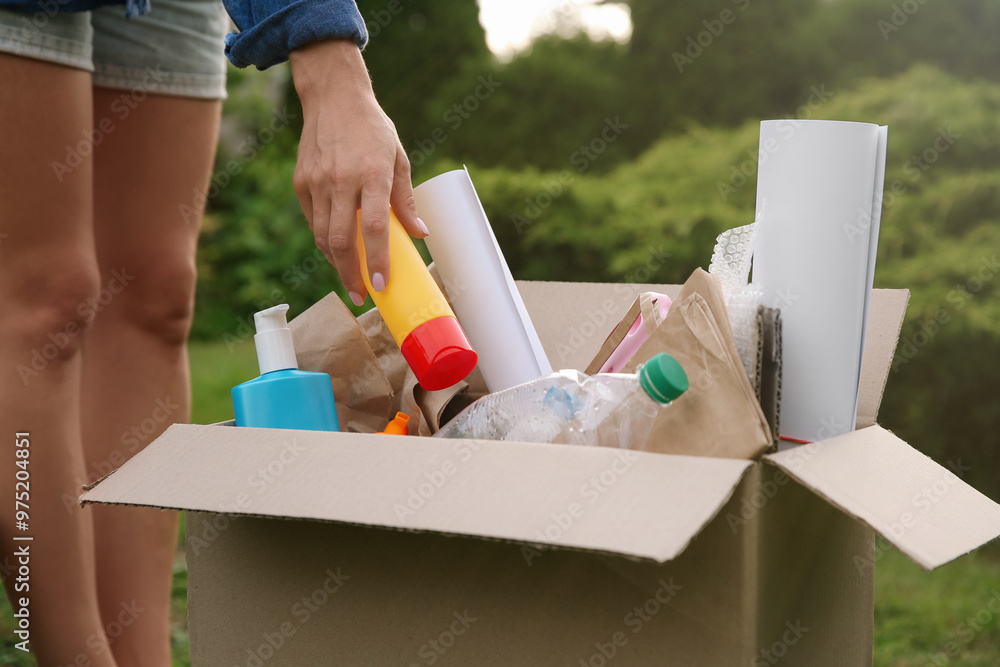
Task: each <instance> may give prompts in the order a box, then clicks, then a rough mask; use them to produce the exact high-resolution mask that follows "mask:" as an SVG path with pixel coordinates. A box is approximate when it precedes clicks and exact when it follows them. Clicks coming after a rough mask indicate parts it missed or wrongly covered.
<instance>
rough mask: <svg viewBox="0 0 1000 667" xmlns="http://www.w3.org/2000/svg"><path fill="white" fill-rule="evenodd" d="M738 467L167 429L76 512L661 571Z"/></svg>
mask: <svg viewBox="0 0 1000 667" xmlns="http://www.w3.org/2000/svg"><path fill="white" fill-rule="evenodd" d="M751 465H752V462H751V461H737V460H732V459H709V458H703V457H691V456H671V457H665V456H662V455H659V454H647V453H643V452H630V451H627V450H616V449H608V448H603V447H586V448H575V447H568V446H565V445H533V444H522V443H504V445H503V446H497V445H496V443H492V442H484V441H470V440H461V441H459V440H446V439H442V438H421V439H419V440H417V439H416V438H410V439H405V438H402V437H399V436H385V435H365V434H356V433H354V434H352V433H342V434H336V435H331V434H327V433H321V432H316V431H282V430H271V429H252V430H251V429H242V428H236V427H225V426H194V425H184V424H175V425H173V426H171V427H170V428H169V429H168V430H167V432H166V433H164V434H163V436H161V437H160V438H159V439H158V440H157V441H156V442H155V443H153V444H152V445H150V446H149V447H147V448H146V449H145V450H144V451H143V452H141V453H140V454H137V455H136V457H135V458H134V459H133V460H132V461H131V462H129V464H128V465H126V466H122V468H121V469H120V470H119V471H118V472H116V473H114V474H112V475H111V476H110V477H108V478H107V479H105V480H104V481H103V482H101V483H100V484H98V485H97V486H96V487H95V488H94V489H93V490H91V491H90V492H88V493H87V494H86V495H85V496H84V498H83V501H84V502H85V503H116V504H127V505H147V506H152V507H163V508H171V509H186V510H199V511H205V512H220V513H232V514H251V515H258V516H269V517H282V518H290V519H314V520H321V521H342V522H347V523H357V524H364V525H369V526H381V527H385V528H396V529H402V530H430V531H436V532H441V533H453V534H461V535H472V536H477V537H488V538H495V539H504V540H513V541H516V542H525V543H544V544H552V545H557V546H562V547H576V548H582V549H588V550H595V551H604V552H611V553H617V554H622V555H627V556H633V557H639V558H648V559H652V560H656V561H660V562H664V561H667V560H670V559H672V558H673V557H675V556H676V555H677V554H678V553H680V552H681V551H683V549H684V547H685V546H686V545H687V543H688V542H689V541H690V540H691V538H692V537H694V536H695V535H696V534H697V533H698V532H699V531H700V530H701V528H702V527H703V526H704V525H705V524H706V523H708V521H709V520H711V519H712V517H714V516H715V514H716V513H717V512H718V510H719V508H720V507H721V506H722V504H723V503H724V502H725V501H726V500H728V498H729V496H730V495H731V494H732V492H733V490H734V489H735V487H736V484H737V483H738V482H739V480H740V478H741V477H742V476H743V473H744V472H745V471H746V469H747V468H749V467H750V466H751ZM269 471H270V472H269ZM626 473H627V476H626ZM598 499H600V502H597V500H598ZM574 505H575V506H576V507H574ZM650 526H657V527H659V529H657V530H650Z"/></svg>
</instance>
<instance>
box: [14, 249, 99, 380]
mask: <svg viewBox="0 0 1000 667" xmlns="http://www.w3.org/2000/svg"><path fill="white" fill-rule="evenodd" d="M46 271H47V272H46V273H45V274H44V275H42V274H38V275H34V276H32V275H26V274H20V275H19V278H20V279H23V280H25V288H24V289H23V290H18V293H20V294H23V295H24V300H23V301H20V302H19V303H17V304H16V305H14V306H13V307H12V308H11V309H10V310H9V311H7V312H6V313H5V314H4V317H3V319H4V321H5V322H6V324H5V326H4V329H5V330H6V331H8V332H10V334H11V335H12V338H13V339H14V340H16V341H18V343H19V346H20V347H22V349H25V350H27V352H26V354H27V355H28V357H29V362H28V363H29V365H30V366H31V367H35V366H37V365H38V364H43V365H48V364H49V363H52V362H61V361H65V360H68V359H72V358H73V357H74V356H75V355H76V354H77V353H78V352H79V350H80V346H81V344H82V341H83V338H84V334H85V333H86V332H87V330H88V329H89V328H90V323H91V322H92V321H93V319H94V305H95V298H96V296H97V291H98V287H97V286H98V273H97V267H96V265H90V264H87V263H80V264H78V265H76V266H72V265H70V266H67V265H63V266H61V267H59V268H58V269H57V270H55V271H53V270H52V269H51V267H47V268H46Z"/></svg>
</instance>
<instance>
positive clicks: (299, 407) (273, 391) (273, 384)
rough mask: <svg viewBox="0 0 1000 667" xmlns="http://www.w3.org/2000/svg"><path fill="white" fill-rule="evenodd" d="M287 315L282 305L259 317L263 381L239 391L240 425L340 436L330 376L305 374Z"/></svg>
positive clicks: (235, 401) (236, 392) (236, 395)
mask: <svg viewBox="0 0 1000 667" xmlns="http://www.w3.org/2000/svg"><path fill="white" fill-rule="evenodd" d="M287 312H288V305H287V304H281V305H278V306H275V307H273V308H268V309H267V310H262V311H260V312H259V313H255V314H254V316H253V319H254V324H255V325H256V327H257V335H256V336H254V337H253V340H254V343H255V344H256V345H257V361H258V363H259V364H260V377H259V378H255V379H253V380H250V381H249V382H244V383H243V384H241V385H237V386H235V387H233V409H234V411H235V413H236V425H237V426H257V427H263V428H291V429H300V430H307V431H339V430H340V423H339V422H338V421H337V406H336V404H335V403H334V401H333V387H332V385H331V384H330V376H329V375H328V374H326V373H311V372H308V371H300V370H299V364H298V362H297V361H296V359H295V347H294V344H293V342H292V331H291V329H289V328H288V324H287V322H286V321H285V313H287Z"/></svg>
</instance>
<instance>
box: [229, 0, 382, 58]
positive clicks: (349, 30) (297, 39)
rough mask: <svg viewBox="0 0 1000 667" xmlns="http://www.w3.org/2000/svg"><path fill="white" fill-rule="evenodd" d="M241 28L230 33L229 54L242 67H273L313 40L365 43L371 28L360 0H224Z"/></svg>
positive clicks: (359, 45)
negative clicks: (351, 40) (364, 16)
mask: <svg viewBox="0 0 1000 667" xmlns="http://www.w3.org/2000/svg"><path fill="white" fill-rule="evenodd" d="M223 3H224V4H225V5H226V11H228V12H229V16H230V17H231V18H232V19H233V23H235V24H236V27H237V28H239V32H231V33H229V34H228V35H227V36H226V55H227V56H228V57H229V60H231V61H232V63H233V64H234V65H236V66H237V67H246V66H247V65H256V66H257V69H267V68H268V67H270V66H272V65H277V64H278V63H282V62H284V61H286V60H288V54H289V53H290V52H291V51H292V50H294V49H297V48H299V47H301V46H305V45H306V44H308V43H309V42H316V41H320V40H326V39H353V40H354V41H355V42H356V43H357V45H358V47H359V48H364V46H365V44H366V43H367V42H368V30H367V29H366V28H365V22H364V19H362V18H361V12H359V11H358V6H357V4H355V0H223Z"/></svg>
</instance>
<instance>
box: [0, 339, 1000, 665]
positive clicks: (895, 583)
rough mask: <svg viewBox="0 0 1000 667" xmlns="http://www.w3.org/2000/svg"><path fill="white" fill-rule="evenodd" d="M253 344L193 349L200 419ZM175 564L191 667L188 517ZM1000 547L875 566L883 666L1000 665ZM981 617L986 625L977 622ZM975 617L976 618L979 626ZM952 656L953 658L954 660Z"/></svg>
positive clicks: (177, 603)
mask: <svg viewBox="0 0 1000 667" xmlns="http://www.w3.org/2000/svg"><path fill="white" fill-rule="evenodd" d="M256 371H257V361H256V356H255V353H254V348H253V344H252V342H251V341H244V342H242V343H240V344H239V345H237V346H235V347H234V348H233V349H232V350H230V349H229V348H228V347H227V346H226V345H225V344H223V343H203V342H197V343H192V345H191V382H192V388H193V392H194V405H195V408H194V413H193V415H192V421H194V422H195V423H200V424H209V423H212V422H217V421H223V420H226V419H232V416H233V409H232V403H231V402H230V398H229V390H230V388H232V387H233V386H234V385H236V384H239V383H240V382H243V381H245V380H248V379H250V378H252V377H254V376H255V375H256V374H257V372H256ZM181 520H182V523H181V534H180V536H179V539H178V552H177V560H176V562H175V565H174V586H173V599H172V601H171V641H172V644H173V650H174V667H189V665H190V664H191V662H190V658H189V656H188V650H189V642H188V634H187V617H186V615H187V568H186V566H185V564H184V557H183V549H184V544H183V533H184V531H183V516H182V519H181ZM991 602H992V605H993V608H994V609H1000V543H994V544H991V545H989V546H987V547H985V548H983V549H981V550H979V551H978V552H976V553H973V554H969V555H967V556H964V557H962V558H960V559H959V560H957V561H955V562H953V563H950V564H948V565H945V566H944V567H941V568H939V569H938V570H935V571H934V572H924V571H923V570H921V569H920V568H919V567H917V566H916V565H914V564H913V563H912V562H910V561H909V560H908V559H907V558H906V557H905V556H903V555H901V554H900V553H899V552H897V551H895V550H894V549H890V550H888V551H886V552H885V553H884V555H883V556H882V557H881V559H879V561H878V562H877V564H876V568H875V664H876V665H878V666H879V667H883V666H886V667H929V666H936V665H962V666H963V667H995V666H996V665H997V664H1000V658H998V656H1000V623H998V618H1000V614H997V613H995V612H993V611H991V610H990V608H989V606H988V605H990V604H991ZM977 615H979V620H976V617H977ZM967 619H972V620H973V623H974V624H975V627H973V625H971V624H970V623H969V621H968V620H967ZM14 627H15V624H14V619H13V615H12V612H11V609H10V606H9V605H7V603H6V599H4V600H3V601H2V602H0V665H10V666H11V667H29V666H30V667H34V666H35V662H34V660H33V659H32V658H31V657H30V656H25V655H24V654H23V653H21V652H20V651H16V650H15V649H14V648H13V646H14V642H15V640H14V639H12V637H13V635H12V632H13V629H14ZM949 653H950V655H949Z"/></svg>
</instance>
